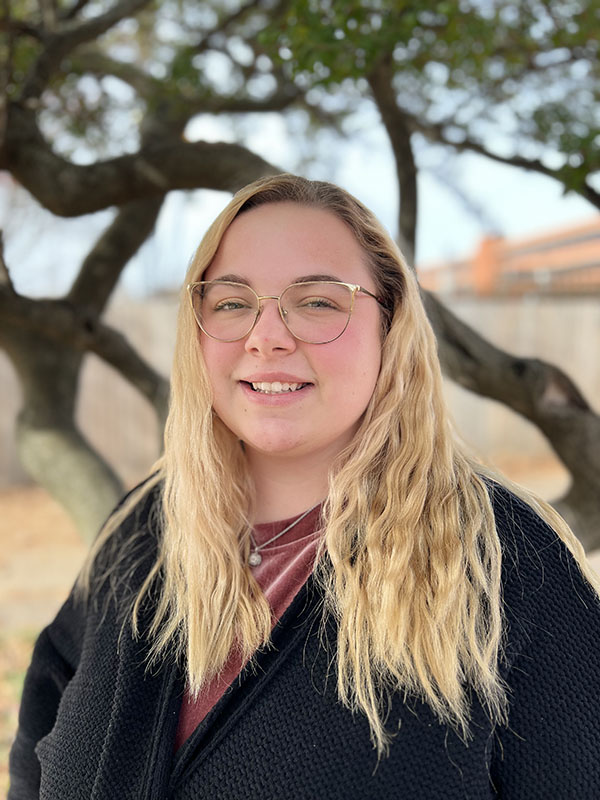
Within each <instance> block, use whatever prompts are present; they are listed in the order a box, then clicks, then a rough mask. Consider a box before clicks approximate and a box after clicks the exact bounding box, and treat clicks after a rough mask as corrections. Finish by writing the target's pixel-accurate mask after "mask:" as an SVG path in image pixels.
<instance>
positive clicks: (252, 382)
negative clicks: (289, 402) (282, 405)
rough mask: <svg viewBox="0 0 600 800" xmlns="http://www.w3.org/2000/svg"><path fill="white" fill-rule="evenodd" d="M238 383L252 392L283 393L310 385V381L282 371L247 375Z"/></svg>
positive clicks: (289, 392) (299, 389)
mask: <svg viewBox="0 0 600 800" xmlns="http://www.w3.org/2000/svg"><path fill="white" fill-rule="evenodd" d="M240 383H241V384H242V385H243V386H245V388H246V389H247V390H250V391H251V392H253V393H254V394H263V395H266V394H268V395H283V394H293V393H294V392H300V391H302V389H305V388H306V387H307V386H312V383H311V382H310V381H303V380H302V379H301V378H300V377H298V376H296V375H288V374H283V373H277V374H271V375H265V374H264V373H263V374H261V375H258V374H256V375H249V376H248V377H247V378H244V379H243V380H241V381H240Z"/></svg>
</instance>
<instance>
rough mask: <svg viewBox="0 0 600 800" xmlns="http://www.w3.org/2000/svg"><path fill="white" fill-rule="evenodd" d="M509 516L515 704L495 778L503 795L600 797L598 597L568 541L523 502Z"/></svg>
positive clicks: (530, 799)
mask: <svg viewBox="0 0 600 800" xmlns="http://www.w3.org/2000/svg"><path fill="white" fill-rule="evenodd" d="M504 512H505V513H504V520H503V521H501V525H502V526H503V527H504V530H505V531H509V533H508V535H507V539H508V541H507V543H506V553H505V560H506V565H505V597H504V603H505V611H506V616H507V619H508V625H509V661H510V668H509V670H508V673H507V678H506V679H507V683H508V687H509V705H510V709H509V719H508V726H506V727H504V728H502V729H499V730H498V731H497V734H496V742H495V758H494V763H493V765H492V781H493V784H494V786H495V788H496V789H497V791H498V793H499V797H501V798H503V800H537V798H539V799H540V800H542V798H544V800H546V798H548V797H552V798H555V799H556V800H571V799H572V798H575V797H576V798H578V800H595V799H596V798H598V797H600V605H599V602H598V598H597V596H596V594H595V592H594V590H593V589H592V588H591V587H590V586H589V584H588V583H587V581H586V580H585V579H584V578H583V576H582V575H581V572H580V570H579V567H578V565H577V563H576V561H575V559H574V558H573V556H572V555H571V554H570V552H569V551H568V549H567V548H566V547H565V545H564V544H563V542H562V541H561V540H560V539H559V538H558V537H557V535H556V534H555V533H554V531H552V530H551V529H550V528H549V527H548V526H547V525H545V523H543V521H542V520H540V519H539V517H537V515H536V514H534V512H533V511H532V510H531V509H529V508H528V507H527V506H525V505H524V504H522V503H521V501H518V500H516V498H513V499H512V501H510V508H507V507H506V505H505V508H504ZM501 517H502V512H501V514H500V518H501ZM511 648H512V652H510V650H511Z"/></svg>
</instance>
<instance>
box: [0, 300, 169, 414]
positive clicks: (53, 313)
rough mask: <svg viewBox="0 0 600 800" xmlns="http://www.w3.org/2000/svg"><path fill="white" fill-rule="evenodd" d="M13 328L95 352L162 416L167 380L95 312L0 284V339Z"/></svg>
mask: <svg viewBox="0 0 600 800" xmlns="http://www.w3.org/2000/svg"><path fill="white" fill-rule="evenodd" d="M15 330H21V331H27V332H28V333H32V332H33V333H37V334H38V335H39V336H41V337H43V338H44V339H46V340H49V341H54V342H57V343H58V344H60V345H62V346H63V347H65V348H66V349H67V350H70V351H79V352H82V353H83V352H91V353H95V354H96V355H97V356H98V357H99V358H101V359H102V360H103V361H106V363H107V364H110V365H111V366H112V367H114V368H115V369H116V370H117V371H118V372H119V373H120V374H121V375H122V376H123V377H124V378H125V380H127V381H128V382H129V383H131V384H132V385H133V386H134V387H135V388H136V389H138V391H139V392H140V393H141V394H142V395H143V396H144V397H146V398H147V400H148V401H149V402H150V403H151V404H152V405H153V406H154V408H155V409H156V411H157V413H158V415H159V417H160V418H161V419H164V418H165V414H166V406H167V397H168V382H167V381H166V380H165V378H163V377H162V376H161V375H159V374H158V373H157V372H156V371H155V370H154V369H153V368H152V367H151V366H150V365H149V364H148V363H147V362H146V361H144V359H143V358H142V357H141V356H140V355H138V353H137V352H136V351H135V349H134V348H133V347H132V346H131V345H130V344H129V343H128V341H127V339H126V338H125V337H124V336H123V334H121V333H119V332H117V331H115V330H114V329H112V328H110V327H109V326H107V325H105V324H103V323H102V322H101V321H100V320H99V319H98V317H97V316H96V315H95V314H89V313H86V312H85V310H81V309H77V308H75V307H74V306H72V305H71V304H70V303H68V302H65V301H64V300H31V299H30V298H28V297H23V296H22V295H15V294H13V293H11V292H10V291H7V290H6V288H5V287H2V286H0V342H1V341H2V340H3V339H4V340H9V339H10V337H11V335H12V336H14V332H15Z"/></svg>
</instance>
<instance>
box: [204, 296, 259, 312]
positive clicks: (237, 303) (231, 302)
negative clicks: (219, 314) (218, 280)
mask: <svg viewBox="0 0 600 800" xmlns="http://www.w3.org/2000/svg"><path fill="white" fill-rule="evenodd" d="M250 307H251V306H250V305H249V304H248V302H247V301H246V300H241V299H239V298H237V297H228V298H226V299H225V300H219V302H218V303H215V305H214V306H213V311H245V310H248V309H250Z"/></svg>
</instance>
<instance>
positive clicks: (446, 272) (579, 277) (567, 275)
mask: <svg viewBox="0 0 600 800" xmlns="http://www.w3.org/2000/svg"><path fill="white" fill-rule="evenodd" d="M417 272H418V275H419V281H420V283H421V286H422V287H423V288H424V289H430V290H431V291H435V292H441V293H445V294H476V295H487V296H489V295H503V296H520V295H525V294H554V295H556V294H567V295H577V294H586V295H588V294H591V293H598V294H600V214H599V215H598V216H596V217H594V218H592V219H591V220H590V221H589V222H586V223H582V224H579V225H575V226H571V227H569V228H563V229H559V230H552V231H549V232H548V233H546V234H541V235H538V236H534V237H527V238H520V239H502V238H500V237H488V238H485V239H483V240H482V241H481V243H480V245H479V247H478V249H477V250H476V251H475V253H473V255H471V256H469V257H467V258H464V259H459V260H456V261H447V262H438V263H435V264H423V265H420V266H419V267H418V268H417Z"/></svg>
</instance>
